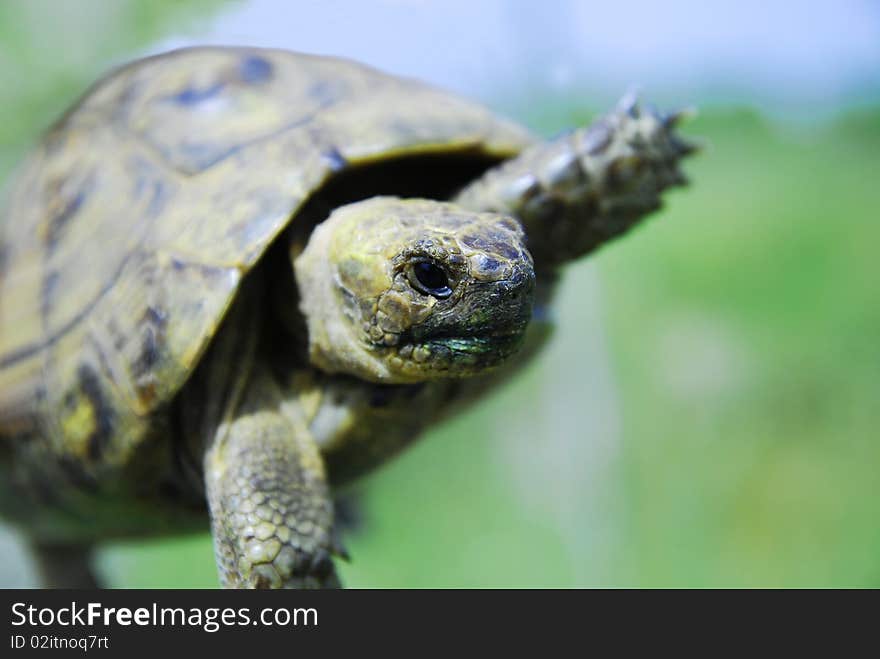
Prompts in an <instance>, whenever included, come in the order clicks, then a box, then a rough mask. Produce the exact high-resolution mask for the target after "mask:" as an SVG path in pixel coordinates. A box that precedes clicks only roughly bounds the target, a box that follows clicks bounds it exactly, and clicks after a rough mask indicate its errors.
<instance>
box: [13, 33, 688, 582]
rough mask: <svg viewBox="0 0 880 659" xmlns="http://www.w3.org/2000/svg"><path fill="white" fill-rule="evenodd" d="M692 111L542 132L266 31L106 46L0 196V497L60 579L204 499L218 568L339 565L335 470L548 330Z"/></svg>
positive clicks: (486, 375)
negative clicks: (287, 45)
mask: <svg viewBox="0 0 880 659" xmlns="http://www.w3.org/2000/svg"><path fill="white" fill-rule="evenodd" d="M682 116H683V113H682V112H675V113H663V112H660V111H659V110H656V109H655V108H653V107H652V106H649V105H647V104H645V103H643V102H641V101H640V100H639V99H638V98H637V97H635V96H633V95H627V96H626V97H624V99H623V100H622V101H621V102H620V103H619V104H618V105H617V106H616V107H615V108H614V109H612V110H611V111H610V112H608V113H607V114H605V115H604V116H602V117H600V118H599V119H598V120H596V121H595V122H593V123H592V124H590V125H589V126H584V127H580V128H577V129H574V130H571V131H568V132H565V133H562V134H560V135H558V136H556V137H554V138H552V139H550V140H542V139H539V138H538V137H536V136H535V135H534V134H533V133H532V132H530V131H529V130H528V129H526V128H524V127H523V126H521V125H519V124H518V123H516V122H514V121H512V120H510V119H506V118H503V117H501V116H499V115H498V114H496V113H495V112H492V111H490V110H488V109H487V108H485V107H484V106H482V105H480V104H478V103H475V102H473V101H470V100H466V99H464V98H461V97H459V96H456V95H454V94H451V93H449V92H447V91H444V90H440V89H436V88H434V87H432V86H430V85H427V84H425V83H423V82H420V81H417V80H412V79H407V78H402V77H398V76H394V75H390V74H387V73H384V72H381V71H378V70H376V69H374V68H371V67H369V66H366V65H364V64H361V63H358V62H355V61H351V60H348V59H342V58H335V57H328V56H316V55H307V54H301V53H294V52H288V51H283V50H275V49H262V48H252V47H232V46H229V47H224V46H217V47H194V48H186V49H179V50H173V51H170V52H166V53H162V54H159V55H154V56H151V57H147V58H144V59H140V60H137V61H134V62H132V63H129V64H126V65H123V66H121V67H119V68H117V69H116V70H114V71H111V72H110V73H109V74H107V75H106V76H105V77H103V78H102V79H101V80H99V81H98V82H97V83H95V84H94V85H93V86H92V87H91V88H90V89H89V90H88V91H87V92H86V93H85V94H84V95H83V96H82V97H81V98H80V100H78V101H77V102H76V103H75V104H74V105H73V107H71V108H70V109H69V110H67V111H66V112H65V113H64V114H63V115H62V116H61V117H60V119H58V120H57V121H56V122H55V123H54V124H53V125H52V126H51V127H49V129H48V130H47V131H46V132H45V134H44V136H43V138H42V140H41V141H40V142H39V144H38V145H37V146H36V147H35V148H34V149H33V151H32V152H31V153H30V154H29V155H27V156H26V157H25V159H24V161H23V162H22V164H21V165H20V167H19V169H18V171H17V172H16V173H15V175H14V177H13V178H12V179H11V181H10V183H9V184H8V186H7V188H6V194H5V201H4V202H3V207H2V218H0V452H2V455H0V465H2V484H0V512H2V514H3V515H4V517H6V518H7V519H8V520H10V521H12V522H13V523H14V524H17V525H18V526H20V528H21V529H22V531H23V533H24V535H25V537H26V538H27V540H28V542H29V543H30V547H31V548H32V550H33V552H34V556H35V560H36V562H37V565H38V567H39V569H40V572H41V574H42V578H43V581H44V583H45V585H47V586H66V587H89V586H97V585H98V582H97V580H96V578H95V576H94V573H93V572H92V569H91V566H90V555H91V551H92V549H93V548H94V547H95V546H96V545H97V544H98V543H100V542H102V541H104V540H107V539H114V538H142V537H148V536H157V535H163V534H177V533H186V532H192V531H200V530H201V531H204V530H205V529H207V528H208V527H210V530H211V533H212V535H213V541H214V550H215V560H216V564H217V568H218V574H219V582H220V585H222V586H223V587H228V588H279V587H293V588H299V587H304V588H311V587H338V586H340V585H341V584H340V581H339V578H338V576H337V573H336V566H335V559H336V558H337V557H342V558H345V557H346V553H345V550H344V547H343V545H342V543H341V541H340V537H339V533H338V532H337V530H338V524H336V522H335V521H334V519H335V516H336V514H335V510H334V509H335V507H334V497H335V496H337V495H338V494H339V493H341V492H345V491H346V487H347V486H348V485H349V484H350V483H353V482H355V481H356V480H357V479H359V478H360V477H361V476H363V475H364V474H366V473H368V472H370V471H371V470H373V469H374V468H375V467H377V466H379V465H380V464H382V463H383V462H385V461H386V460H388V459H389V458H390V457H392V456H394V455H395V454H397V453H398V452H399V451H401V449H403V448H404V447H405V446H407V445H408V444H410V443H411V442H412V441H413V440H414V439H415V438H417V437H418V436H419V435H420V433H422V431H423V430H424V429H426V428H428V427H430V426H432V425H434V424H436V423H438V422H440V421H441V420H442V419H444V418H446V417H448V416H449V415H451V414H454V413H455V412H457V411H458V410H460V409H462V408H463V407H466V406H467V405H469V404H471V403H472V402H473V401H475V400H477V399H479V398H480V397H481V396H482V395H483V394H484V393H485V392H487V391H488V390H490V389H491V388H492V387H493V386H494V385H495V384H497V383H498V382H501V381H503V380H505V379H507V378H509V377H511V376H512V375H513V374H514V373H515V371H516V370H517V369H518V368H520V367H521V366H522V365H523V364H524V363H526V362H527V361H529V360H530V359H531V358H532V357H534V355H535V354H537V352H538V351H539V348H540V347H541V346H542V345H543V344H544V343H545V342H546V341H547V338H548V336H549V333H550V329H551V328H552V316H551V315H550V314H549V310H550V305H551V303H552V298H553V290H554V287H555V284H556V282H557V280H558V279H559V276H560V274H561V270H562V268H563V267H564V266H565V264H567V263H569V262H571V261H573V260H575V259H579V258H581V257H583V256H586V255H587V254H589V253H591V252H593V251H594V250H595V249H596V248H597V247H599V246H601V245H603V244H605V243H606V242H608V241H610V240H611V239H613V238H615V237H617V236H620V235H621V234H623V233H625V232H626V231H627V230H628V229H630V228H631V227H633V226H635V225H636V224H637V223H638V221H639V220H640V219H642V218H643V217H645V216H646V215H648V214H649V213H651V212H653V211H655V210H657V209H658V208H659V207H660V205H661V195H662V193H663V192H664V191H665V190H667V189H669V188H672V187H675V186H678V185H682V184H684V183H685V178H684V175H683V173H682V171H681V168H680V163H681V160H682V159H683V158H684V156H686V155H688V154H690V153H691V152H692V151H693V150H694V144H693V143H691V142H690V141H689V140H686V139H684V138H683V137H681V136H680V134H679V133H678V132H677V131H676V125H677V123H678V122H679V119H680V118H681V117H682ZM206 513H207V514H206Z"/></svg>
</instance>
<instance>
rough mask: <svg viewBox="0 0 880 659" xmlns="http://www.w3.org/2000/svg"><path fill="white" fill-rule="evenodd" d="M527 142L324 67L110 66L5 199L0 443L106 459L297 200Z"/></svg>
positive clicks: (266, 58)
mask: <svg viewBox="0 0 880 659" xmlns="http://www.w3.org/2000/svg"><path fill="white" fill-rule="evenodd" d="M531 141H532V138H531V136H530V135H529V134H528V133H527V132H526V131H524V130H523V129H522V128H520V127H519V126H517V125H516V124H514V123H511V122H508V121H505V120H503V119H500V118H498V117H497V116H495V115H494V114H492V113H491V112H489V111H488V110H486V109H485V108H483V107H481V106H479V105H476V104H474V103H471V102H468V101H465V100H462V99H459V98H457V97H455V96H452V95H450V94H448V93H446V92H443V91H439V90H436V89H433V88H431V87H428V86H426V85H424V84H421V83H418V82H415V81H412V80H406V79H401V78H398V77H393V76H389V75H386V74H383V73H380V72H378V71H376V70H373V69H371V68H368V67H366V66H363V65H360V64H357V63H354V62H350V61H346V60H341V59H336V58H329V57H317V56H308V55H302V54H296V53H290V52H284V51H278V50H262V49H246V48H195V49H185V50H178V51H174V52H170V53H166V54H163V55H159V56H156V57H151V58H147V59H144V60H140V61H137V62H135V63H133V64H130V65H127V66H125V67H123V68H121V69H118V70H117V71H115V72H113V73H111V74H110V75H108V76H107V77H105V78H104V79H102V80H101V81H100V82H98V83H97V84H96V85H95V86H94V87H92V89H91V90H89V92H87V94H86V95H85V96H84V97H83V98H82V99H81V100H80V101H79V102H78V103H77V104H76V105H75V106H74V107H73V108H72V109H71V110H69V111H68V112H67V113H66V114H65V115H64V116H63V117H62V118H61V119H60V120H59V121H58V122H57V124H56V125H54V126H53V127H52V128H51V129H50V130H49V131H48V132H47V134H46V135H45V137H44V139H43V140H42V142H41V143H40V144H39V146H38V147H37V148H36V149H35V150H34V151H33V153H31V155H30V156H29V157H28V159H27V160H26V161H25V163H24V164H23V166H22V167H21V169H20V171H19V172H18V174H17V176H16V177H15V178H14V179H13V180H12V181H11V183H10V186H9V188H8V190H7V199H6V204H5V207H4V209H3V210H2V216H0V436H10V435H17V436H21V435H22V433H23V434H24V435H25V436H28V435H33V434H38V435H39V436H40V437H42V438H43V439H44V440H46V441H47V442H49V445H50V446H49V450H51V451H53V452H57V453H61V454H66V455H69V456H70V457H72V458H73V459H76V460H84V461H89V462H91V463H92V464H94V465H95V466H98V465H99V464H107V463H112V464H120V463H121V462H123V461H125V460H126V459H127V458H128V457H129V456H131V454H132V449H133V448H134V447H135V446H137V444H138V443H139V442H140V441H141V440H142V439H143V437H144V436H146V432H145V431H146V429H147V428H148V425H149V422H150V421H149V420H150V418H151V413H152V412H154V411H155V410H156V409H157V408H159V407H160V406H162V405H163V404H164V403H167V402H168V401H169V400H171V399H172V398H173V397H174V396H175V394H176V393H177V392H178V391H179V389H180V388H181V386H182V385H183V384H184V382H185V381H186V380H187V378H188V376H189V375H190V374H191V373H192V371H193V369H194V368H195V366H196V365H197V363H198V362H199V359H200V357H201V356H202V354H203V353H204V351H205V349H206V347H207V346H208V344H209V343H210V341H211V339H212V337H213V336H214V334H215V333H216V331H217V328H218V326H219V324H220V323H221V321H222V319H223V317H224V314H225V313H226V310H227V309H228V308H229V306H230V304H231V301H232V299H233V298H234V296H235V294H236V291H237V290H238V289H239V285H240V282H241V281H242V277H243V276H244V275H245V274H246V273H247V272H248V271H249V270H251V269H252V268H253V267H254V266H255V264H257V263H258V261H259V260H260V257H261V256H262V255H263V254H264V253H265V251H266V249H267V247H268V246H269V245H270V244H271V243H272V241H273V239H275V238H276V237H277V236H278V234H279V232H281V231H282V230H283V229H284V228H285V227H286V226H287V225H288V224H289V223H290V222H291V221H295V218H296V216H297V211H298V209H300V208H301V207H302V205H303V203H304V202H305V201H306V200H307V199H308V198H309V197H310V196H311V195H312V194H313V193H314V192H315V191H316V190H318V189H319V188H321V187H322V186H324V185H325V184H327V183H328V181H330V180H331V179H333V178H334V177H337V176H338V175H339V174H340V173H342V172H346V171H349V170H351V169H352V168H357V167H360V166H364V165H368V164H373V165H375V164H377V163H378V164H382V163H384V162H386V161H387V162H391V161H392V160H395V159H400V158H405V157H407V156H413V155H415V156H419V155H430V156H431V157H433V155H437V156H438V158H440V156H444V155H447V154H453V153H461V152H468V153H473V154H477V155H480V156H482V157H485V158H486V159H487V160H494V161H498V160H500V159H503V158H506V157H509V156H511V155H514V154H515V153H517V152H518V151H520V150H521V149H522V148H523V147H525V146H526V145H528V144H529V143H530V142H531Z"/></svg>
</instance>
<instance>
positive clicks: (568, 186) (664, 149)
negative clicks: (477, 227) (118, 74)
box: [453, 96, 695, 277]
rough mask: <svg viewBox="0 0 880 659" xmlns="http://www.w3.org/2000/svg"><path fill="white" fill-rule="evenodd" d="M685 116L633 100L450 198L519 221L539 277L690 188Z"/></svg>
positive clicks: (689, 149)
mask: <svg viewBox="0 0 880 659" xmlns="http://www.w3.org/2000/svg"><path fill="white" fill-rule="evenodd" d="M685 114H686V113H676V114H672V115H663V114H660V113H658V112H656V111H654V110H652V109H650V108H642V107H640V106H639V104H638V103H637V101H636V99H635V98H634V97H632V96H628V97H626V98H624V99H623V100H622V101H621V102H620V104H619V105H618V107H617V108H616V109H615V110H614V111H613V112H611V113H609V114H608V115H606V116H604V117H602V118H601V119H599V120H597V121H596V122H594V123H593V124H592V125H590V126H589V127H587V128H581V129H578V130H575V131H572V132H570V133H567V134H565V135H562V136H560V137H558V138H556V139H555V140H552V141H550V142H546V143H543V144H537V145H535V146H534V147H532V148H530V149H527V150H526V151H524V152H523V153H522V154H520V155H519V156H518V157H516V158H514V159H512V160H509V161H507V162H505V163H503V164H502V165H500V166H498V167H495V168H493V169H490V170H489V171H488V172H486V173H485V174H484V175H483V176H482V177H481V178H479V179H477V180H476V181H474V182H473V183H471V184H470V185H468V186H467V187H465V188H464V189H463V190H461V191H460V192H459V194H458V195H457V196H456V197H455V199H454V200H453V201H455V202H456V203H458V204H461V205H462V206H464V207H466V208H471V209H474V210H491V211H497V212H501V213H508V214H510V215H513V216H514V217H517V218H518V219H519V220H520V221H521V222H522V224H523V227H524V228H525V231H526V236H527V237H528V243H527V244H528V248H529V251H530V252H531V253H532V256H533V258H534V259H535V271H536V272H537V273H538V274H539V277H541V276H542V275H545V274H547V273H550V272H552V271H553V270H555V269H556V267H558V266H559V265H562V264H564V263H566V262H568V261H571V260H573V259H576V258H580V257H581V256H584V255H586V254H587V253H589V252H591V251H592V250H593V249H595V248H596V247H598V246H599V245H601V244H603V243H605V242H607V241H608V240H610V239H612V238H614V237H616V236H618V235H620V234H622V233H624V232H625V231H626V230H628V229H629V228H630V227H632V226H633V225H635V224H636V223H637V222H638V221H639V220H640V219H641V218H643V217H644V216H645V215H647V214H648V213H650V212H651V211H654V210H656V209H658V208H659V207H660V195H661V194H662V192H663V191H664V190H665V189H667V188H669V187H671V186H676V185H682V184H684V183H685V178H684V176H683V175H682V173H681V171H680V170H679V167H678V164H679V161H680V160H681V158H683V157H684V156H686V155H688V154H689V153H692V152H693V151H694V150H695V146H694V145H693V144H690V143H687V142H685V141H684V140H682V139H681V138H680V137H678V136H677V135H676V134H675V131H674V127H675V125H676V124H677V123H678V121H679V119H680V118H681V117H682V116H685Z"/></svg>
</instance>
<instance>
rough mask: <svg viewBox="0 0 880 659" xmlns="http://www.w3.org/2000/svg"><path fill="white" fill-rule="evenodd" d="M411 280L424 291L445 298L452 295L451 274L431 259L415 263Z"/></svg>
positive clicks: (417, 287)
mask: <svg viewBox="0 0 880 659" xmlns="http://www.w3.org/2000/svg"><path fill="white" fill-rule="evenodd" d="M410 281H411V282H412V284H413V286H415V287H416V289H418V290H419V291H421V292H422V293H425V294H426V295H433V296H434V297H436V298H439V299H441V300H442V299H445V298H447V297H449V296H450V295H452V288H451V287H450V286H449V276H448V275H447V274H446V271H445V270H444V269H443V268H441V267H440V266H439V265H437V264H435V263H431V262H430V261H419V262H418V263H415V264H413V266H412V270H411V275H410Z"/></svg>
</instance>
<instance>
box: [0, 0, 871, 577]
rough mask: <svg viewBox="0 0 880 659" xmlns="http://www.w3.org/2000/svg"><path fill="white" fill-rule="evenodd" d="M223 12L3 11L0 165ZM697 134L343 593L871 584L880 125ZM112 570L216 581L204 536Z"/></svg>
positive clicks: (559, 110)
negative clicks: (647, 208)
mask: <svg viewBox="0 0 880 659" xmlns="http://www.w3.org/2000/svg"><path fill="white" fill-rule="evenodd" d="M220 4H222V3H219V2H211V1H209V0H198V1H195V2H186V3H183V2H171V1H170V0H169V1H164V2H134V1H130V0H119V1H117V2H113V3H110V2H99V1H98V0H95V1H94V2H88V1H85V2H77V3H63V2H50V1H49V0H43V1H40V2H34V1H31V0H18V1H14V2H9V1H8V0H7V1H6V2H4V3H2V4H0V90H2V91H0V100H2V104H0V108H2V110H0V113H2V119H3V120H2V121H0V171H5V168H6V167H8V166H9V164H10V163H11V162H12V161H13V160H15V159H17V158H18V157H19V156H20V154H21V152H22V151H23V149H24V147H25V145H27V144H28V143H30V142H31V141H32V140H33V139H34V137H35V135H36V134H37V132H38V131H39V129H40V128H42V127H43V126H45V125H47V124H48V123H49V121H51V119H52V118H53V117H54V116H55V115H57V114H58V113H59V112H60V111H61V110H62V109H63V108H64V107H65V106H66V105H67V104H68V103H69V102H70V101H71V100H72V99H74V98H75V97H76V96H77V95H78V94H79V93H81V91H82V89H83V88H84V87H85V85H86V84H87V83H88V81H89V80H91V79H93V78H94V77H95V75H97V74H98V73H99V72H100V71H102V70H104V69H106V68H107V62H108V61H111V60H115V58H119V57H121V56H122V55H123V54H126V53H130V52H131V50H132V48H137V47H141V46H143V45H145V44H147V43H148V42H149V41H150V40H152V39H155V38H157V37H158V36H159V35H161V34H162V33H163V32H164V31H166V30H167V28H168V27H169V26H171V25H174V27H175V29H176V30H179V29H180V25H181V21H182V20H188V21H189V20H191V21H194V20H197V19H198V18H199V17H201V16H204V15H206V13H207V10H209V9H210V10H213V9H214V8H215V7H216V6H218V5H220ZM71 7H74V8H71ZM47 21H49V22H50V23H51V24H50V25H47V24H46V22H47ZM59 44H63V48H59ZM530 116H531V118H530V119H529V118H528V117H527V119H526V120H527V123H529V124H530V125H531V126H532V127H534V128H536V129H537V130H541V131H543V132H545V133H553V132H555V131H557V130H559V129H561V128H563V127H564V126H565V125H569V124H573V123H582V122H584V121H586V120H587V117H585V116H584V115H583V114H582V112H581V111H580V110H572V106H571V105H558V104H554V105H553V106H552V107H550V106H545V107H542V108H538V109H536V110H532V111H531V115H530ZM687 130H688V132H689V133H691V134H694V135H700V136H702V137H704V138H705V139H706V140H707V142H708V144H709V147H708V148H707V150H706V151H705V152H704V153H703V154H702V155H700V156H699V157H698V158H695V159H694V160H693V162H691V163H689V164H688V166H687V170H688V172H689V174H690V176H691V178H692V179H693V181H694V185H693V187H692V188H690V189H688V190H684V191H680V192H675V193H673V194H671V195H670V196H669V199H668V202H667V203H668V207H667V209H666V210H664V211H663V212H661V213H659V214H658V215H657V216H655V217H654V218H652V219H651V220H650V221H649V222H648V223H647V224H646V225H644V226H643V227H642V228H640V229H638V230H637V231H635V232H634V233H633V234H632V235H630V236H627V237H626V238H624V239H622V240H621V241H620V242H618V243H617V244H614V245H612V246H610V247H608V248H607V249H604V250H602V252H601V253H600V254H599V255H597V256H596V257H594V258H593V259H590V260H589V261H587V262H584V263H578V264H575V265H573V266H571V267H570V268H569V269H568V272H567V273H566V277H565V279H564V282H563V284H562V286H561V289H560V291H559V300H558V304H557V311H558V323H559V330H558V332H557V336H556V337H555V340H554V342H553V345H552V346H551V347H550V348H549V349H548V350H547V352H546V354H545V355H543V356H542V358H541V359H540V360H539V361H538V362H537V363H536V364H534V365H533V366H531V367H530V368H529V369H528V370H527V372H526V373H525V374H523V376H522V377H519V378H517V379H516V380H515V381H514V382H511V383H510V384H509V385H508V386H507V387H505V388H504V389H503V390H502V391H500V392H499V393H498V395H496V396H494V397H492V398H491V399H490V400H487V401H486V402H485V403H484V404H482V405H480V406H479V407H478V408H477V409H475V410H473V411H472V412H470V413H468V414H466V415H464V416H462V417H460V418H457V419H455V420H453V421H452V422H450V423H448V424H446V425H445V426H443V427H441V428H439V429H437V430H436V431H434V432H432V433H430V434H429V435H428V436H426V437H425V438H424V439H423V440H422V441H421V442H419V443H418V444H417V445H416V446H414V447H413V448H412V449H411V450H410V451H409V452H407V453H406V454H405V455H403V456H401V457H400V458H399V459H397V460H396V461H394V462H393V463H392V464H390V465H389V466H387V467H386V468H384V469H382V470H381V471H380V472H379V473H377V474H376V475H374V476H373V477H372V478H370V479H369V480H368V481H367V483H366V484H365V486H363V487H362V490H361V496H362V503H363V509H364V512H363V516H364V521H363V524H362V528H361V530H360V531H358V532H355V533H353V534H350V535H349V537H348V538H347V544H348V546H349V549H350V551H351V554H352V556H353V557H354V558H353V562H352V563H351V564H349V565H344V566H343V568H342V571H343V576H344V578H345V580H346V582H347V583H348V585H351V586H399V587H414V586H416V587H417V586H440V587H444V586H570V585H579V586H585V585H622V586H623V585H626V586H744V585H761V586H843V585H849V586H880V559H878V556H880V525H878V523H877V519H878V514H877V513H878V510H877V496H876V494H877V486H876V483H877V478H876V474H877V467H878V465H880V444H878V442H877V423H878V418H880V377H878V375H880V373H878V365H880V342H878V341H877V337H878V336H880V304H878V302H880V299H878V292H877V291H878V288H877V283H878V281H880V277H878V274H880V273H878V270H880V268H878V265H877V255H876V251H877V246H878V245H880V223H878V221H877V220H878V218H877V212H878V208H880V190H878V188H877V184H876V177H877V172H878V171H880V148H878V147H880V111H865V112H861V113H858V114H850V115H847V116H846V117H843V118H841V119H840V120H839V121H838V122H837V123H835V124H829V125H822V126H813V127H812V128H811V130H810V131H809V132H805V131H804V130H802V129H801V130H799V131H783V130H780V128H779V126H775V125H770V124H767V123H765V122H764V121H763V120H762V119H761V118H760V117H758V116H756V115H755V114H753V113H751V112H749V111H748V110H742V111H733V110H731V111H711V112H708V113H706V114H705V115H704V116H703V117H701V118H700V119H698V120H697V121H695V122H693V123H692V124H691V125H689V126H688V127H687ZM102 567H103V569H104V571H105V572H106V573H107V575H108V576H109V577H110V579H111V583H114V584H116V585H120V586H136V587H147V586H152V587H197V586H205V587H212V586H215V585H216V571H215V567H214V564H213V558H212V550H211V546H210V539H209V538H208V537H207V535H205V536H198V537H187V538H179V539H171V540H161V541H159V540H157V541H150V542H142V541H139V542H138V543H127V544H123V545H117V546H114V547H112V548H110V549H108V550H105V551H104V552H103V554H102Z"/></svg>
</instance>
